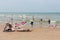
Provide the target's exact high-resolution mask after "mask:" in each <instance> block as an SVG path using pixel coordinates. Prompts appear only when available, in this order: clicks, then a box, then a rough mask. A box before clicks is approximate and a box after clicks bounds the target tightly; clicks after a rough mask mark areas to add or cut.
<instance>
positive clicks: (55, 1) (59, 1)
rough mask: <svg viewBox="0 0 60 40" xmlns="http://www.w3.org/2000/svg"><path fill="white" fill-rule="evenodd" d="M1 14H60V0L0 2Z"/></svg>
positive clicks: (7, 0)
mask: <svg viewBox="0 0 60 40" xmlns="http://www.w3.org/2000/svg"><path fill="white" fill-rule="evenodd" d="M0 12H60V0H0Z"/></svg>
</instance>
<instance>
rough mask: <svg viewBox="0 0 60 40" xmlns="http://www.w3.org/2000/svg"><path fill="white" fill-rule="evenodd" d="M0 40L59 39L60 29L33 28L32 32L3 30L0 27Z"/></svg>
mask: <svg viewBox="0 0 60 40" xmlns="http://www.w3.org/2000/svg"><path fill="white" fill-rule="evenodd" d="M0 40H60V29H59V28H57V29H52V28H34V29H33V31H32V32H3V31H2V27H0Z"/></svg>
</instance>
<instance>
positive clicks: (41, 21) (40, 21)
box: [39, 18, 43, 27]
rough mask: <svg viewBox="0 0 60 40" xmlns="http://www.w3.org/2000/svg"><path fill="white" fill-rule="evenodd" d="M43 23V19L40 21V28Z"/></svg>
mask: <svg viewBox="0 0 60 40" xmlns="http://www.w3.org/2000/svg"><path fill="white" fill-rule="evenodd" d="M42 21H43V19H42V18H41V19H40V21H39V22H40V24H39V25H40V27H42Z"/></svg>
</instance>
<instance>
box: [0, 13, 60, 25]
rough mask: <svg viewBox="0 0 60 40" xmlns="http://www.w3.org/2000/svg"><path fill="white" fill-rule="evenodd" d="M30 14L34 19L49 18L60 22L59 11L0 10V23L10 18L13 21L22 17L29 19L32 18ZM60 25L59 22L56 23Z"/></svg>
mask: <svg viewBox="0 0 60 40" xmlns="http://www.w3.org/2000/svg"><path fill="white" fill-rule="evenodd" d="M32 16H33V17H34V18H35V20H38V21H39V20H40V18H42V19H43V20H45V19H47V18H49V19H50V20H53V21H58V22H60V12H0V23H1V22H7V21H9V20H10V18H11V17H12V18H13V22H15V21H22V19H24V18H26V17H27V18H28V19H29V20H30V19H32ZM58 24H59V25H60V23H58Z"/></svg>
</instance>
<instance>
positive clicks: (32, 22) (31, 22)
mask: <svg viewBox="0 0 60 40" xmlns="http://www.w3.org/2000/svg"><path fill="white" fill-rule="evenodd" d="M30 24H31V27H32V28H33V24H34V16H32V20H30Z"/></svg>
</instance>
